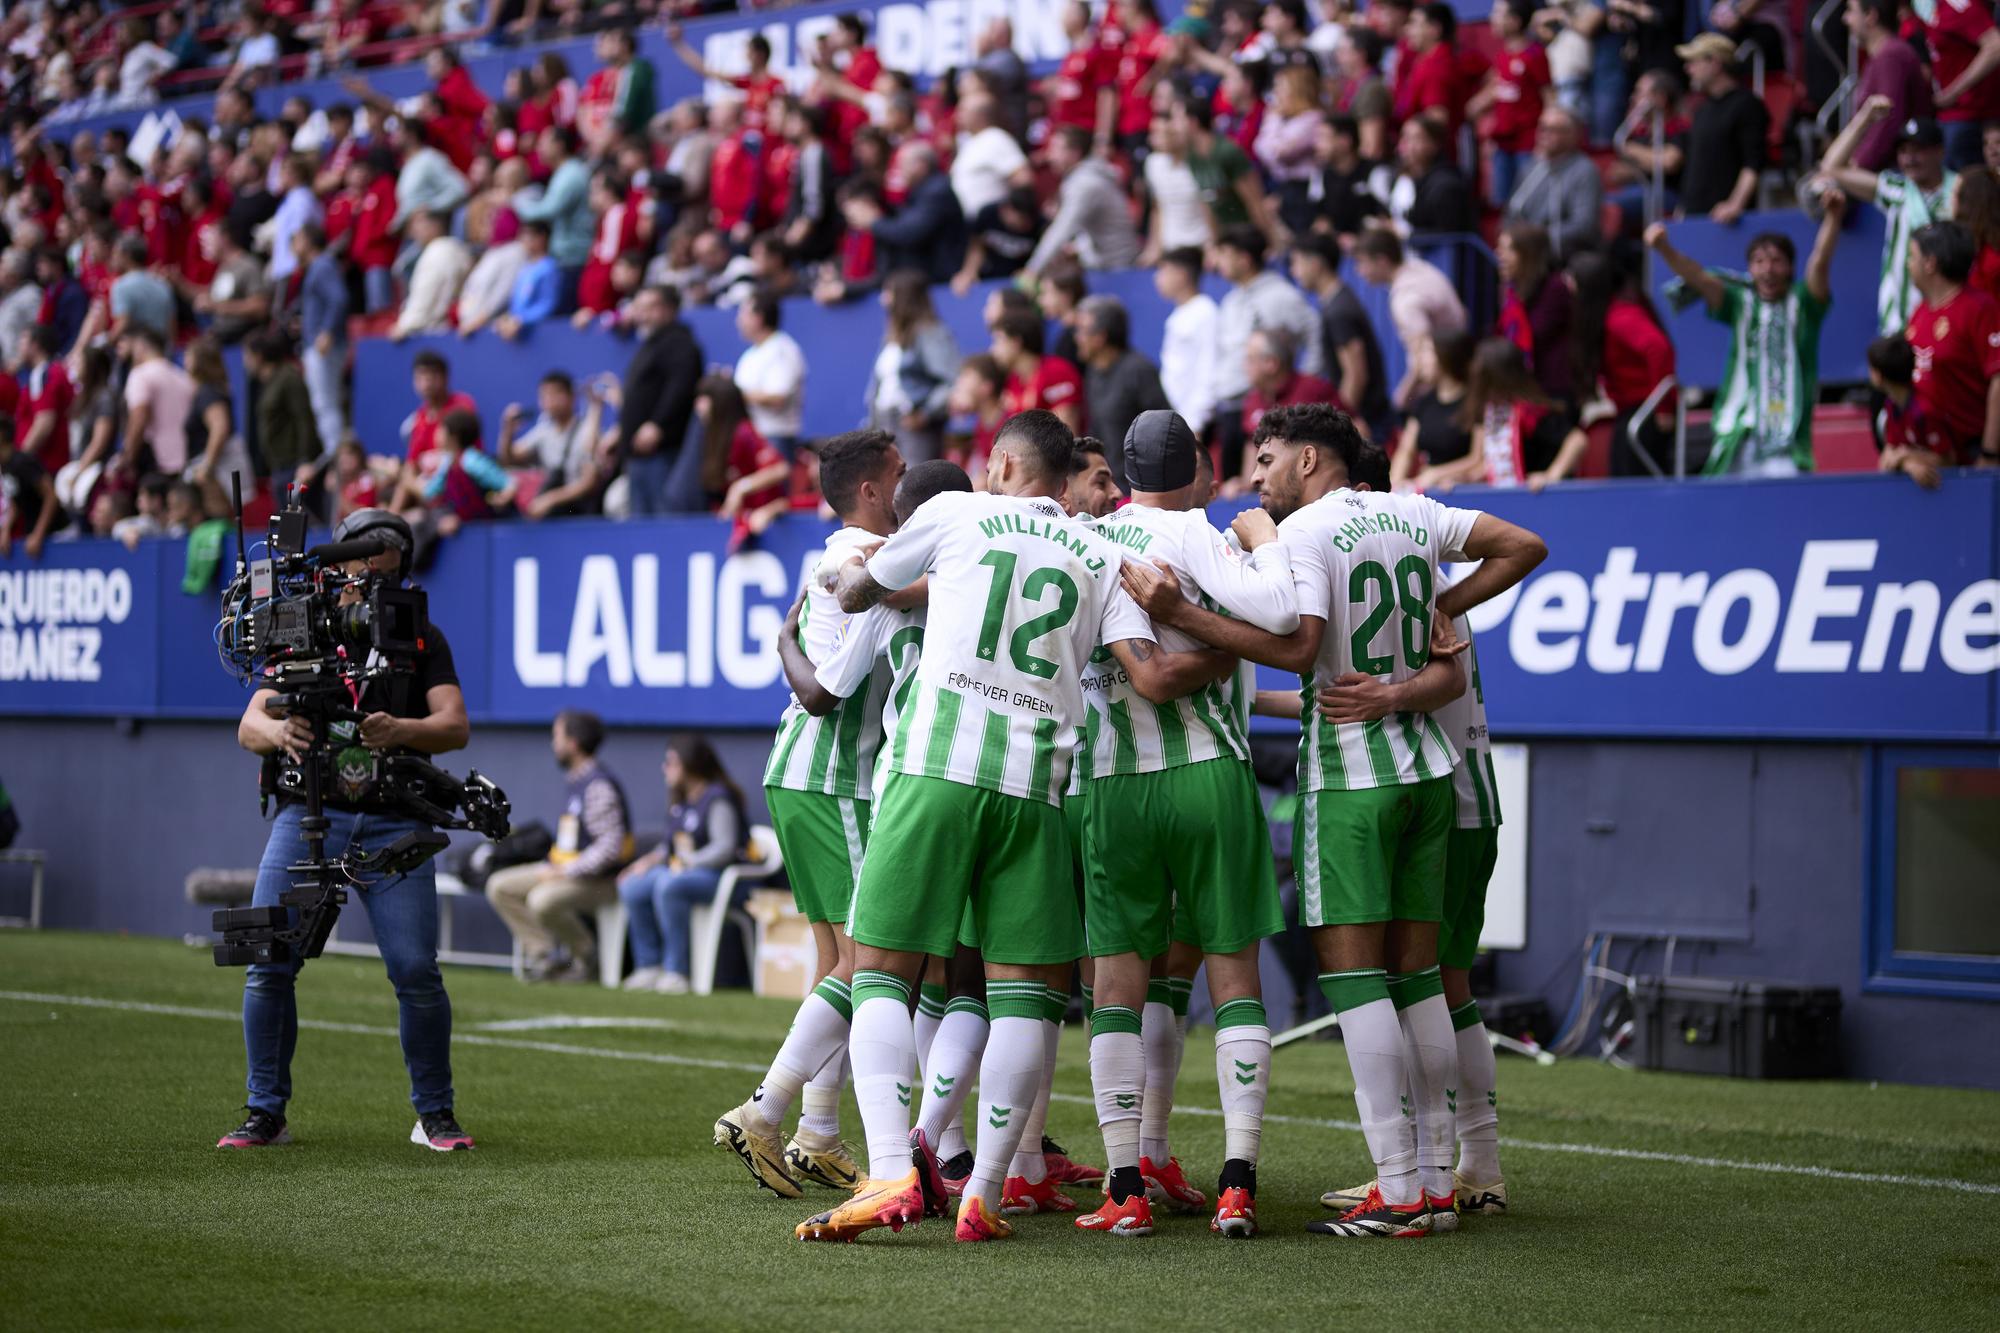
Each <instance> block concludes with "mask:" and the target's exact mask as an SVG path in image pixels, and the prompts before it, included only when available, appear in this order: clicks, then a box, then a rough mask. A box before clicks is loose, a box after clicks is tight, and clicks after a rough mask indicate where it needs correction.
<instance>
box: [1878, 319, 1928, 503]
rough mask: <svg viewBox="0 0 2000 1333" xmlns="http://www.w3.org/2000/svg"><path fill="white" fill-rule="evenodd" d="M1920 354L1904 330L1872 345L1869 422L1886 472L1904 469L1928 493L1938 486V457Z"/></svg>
mask: <svg viewBox="0 0 2000 1333" xmlns="http://www.w3.org/2000/svg"><path fill="white" fill-rule="evenodd" d="M1916 373H1917V354H1916V352H1915V350H1914V349H1912V348H1911V346H1910V340H1909V339H1907V338H1905V337H1904V336H1903V335H1902V334H1900V333H1895V334H1890V335H1889V336H1888V337H1886V338H1877V339H1876V340H1875V341H1873V342H1871V343H1869V344H1868V387H1869V388H1871V389H1873V390H1874V391H1875V394H1876V398H1877V400H1878V401H1877V403H1876V407H1875V411H1874V412H1873V413H1871V414H1870V415H1869V418H1868V424H1869V426H1870V428H1871V429H1872V430H1873V431H1874V435H1875V449H1876V452H1878V453H1879V454H1880V455H1881V458H1880V460H1879V462H1878V464H1877V465H1878V466H1879V467H1880V468H1881V470H1882V471H1883V472H1890V473H1901V474H1902V475H1903V476H1906V477H1908V478H1909V479H1910V480H1911V481H1914V482H1916V483H1917V485H1919V486H1921V487H1923V488H1924V489H1925V490H1927V491H1934V490H1936V489H1937V487H1938V479H1939V478H1938V462H1939V459H1938V456H1937V454H1936V453H1934V452H1933V451H1932V449H1931V445H1930V431H1929V430H1928V429H1927V426H1926V422H1925V419H1924V409H1923V405H1922V404H1921V403H1919V402H1918V401H1917V390H1916V385H1915V384H1914V383H1912V380H1913V379H1914V378H1915V376H1916Z"/></svg>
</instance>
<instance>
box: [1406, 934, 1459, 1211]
mask: <svg viewBox="0 0 2000 1333" xmlns="http://www.w3.org/2000/svg"><path fill="white" fill-rule="evenodd" d="M1433 971H1435V969H1433ZM1433 984H1435V983H1433ZM1396 1018H1397V1020H1398V1022H1399V1023H1400V1024H1401V1026H1402V1029H1403V1041H1404V1045H1405V1048H1406V1050H1407V1051H1408V1072H1409V1080H1410V1109H1411V1110H1412V1111H1413V1112H1414V1113H1415V1114H1416V1120H1417V1173H1418V1175H1419V1176H1420V1177H1421V1179H1422V1183H1423V1187H1424V1189H1425V1190H1427V1191H1429V1192H1430V1193H1431V1194H1432V1195H1445V1196H1449V1195H1450V1194H1451V1191H1452V1184H1451V1157H1452V1147H1453V1145H1454V1144H1455V1143H1456V1142H1457V1140H1458V1114H1457V1110H1458V1107H1457V1103H1458V1043H1457V1041H1455V1040H1454V1039H1453V1037H1452V1032H1451V1010H1450V1009H1449V1008H1447V1007H1446V1005H1445V1002H1444V994H1443V992H1442V991H1440V992H1439V993H1437V994H1434V995H1428V996H1426V997H1424V998H1423V999H1421V1000H1418V1001H1416V1002H1415V1003H1414V1004H1410V1005H1407V1006H1406V1007H1404V1008H1402V1009H1399V1010H1398V1011H1397V1012H1396Z"/></svg>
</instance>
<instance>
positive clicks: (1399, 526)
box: [1278, 490, 1479, 792]
mask: <svg viewBox="0 0 2000 1333" xmlns="http://www.w3.org/2000/svg"><path fill="white" fill-rule="evenodd" d="M1478 517H1479V515H1478V513H1477V512H1475V511H1473V510H1470V509H1448V508H1446V507H1445V506H1444V505H1441V504H1439V503H1438V502H1437V501H1436V500H1433V499H1430V498H1429V497H1428V496H1422V495H1390V494H1384V493H1383V492H1380V491H1348V490H1340V491H1335V492H1333V493H1332V494H1331V495H1326V496H1322V497H1321V498H1320V499H1318V500H1315V501H1314V502H1313V503H1311V504H1309V505H1307V506H1305V507H1304V508H1303V509H1300V510H1299V511H1298V512H1297V513H1295V514H1293V515H1292V516H1291V517H1290V518H1288V519H1286V520H1285V521H1284V522H1283V523H1281V524H1279V525H1278V537H1279V540H1281V541H1282V542H1284V544H1285V547H1286V550H1287V551H1288V552H1289V554H1290V555H1291V559H1292V577H1293V579H1294V580H1295V581H1296V582H1297V584H1298V588H1299V614H1300V615H1302V616H1323V617H1324V618H1325V620H1326V631H1325V633H1324V634H1322V635H1321V636H1320V643H1319V657H1318V659H1317V660H1316V661H1315V662H1314V663H1313V670H1312V674H1311V675H1309V676H1306V677H1305V678H1304V679H1303V681H1302V682H1301V683H1302V685H1303V695H1302V698H1303V701H1304V706H1303V709H1302V710H1301V716H1300V721H1299V790H1300V791H1301V792H1314V791H1359V790H1363V789H1366V788H1371V787H1393V786H1398V785H1401V784H1406V783H1412V782H1423V781H1426V780H1427V779H1430V778H1441V777H1444V776H1446V775H1448V774H1449V773H1450V772H1451V770H1452V766H1453V765H1454V764H1455V763H1456V762H1457V758H1456V756H1455V755H1454V754H1453V753H1452V748H1451V744H1450V742H1449V741H1447V740H1446V739H1445V734H1444V729H1443V727H1441V726H1440V725H1439V724H1438V722H1437V719H1435V718H1433V717H1431V716H1430V715H1429V714H1427V713H1392V714H1390V715H1389V716H1388V717H1385V718H1380V719H1378V720H1376V721H1373V722H1342V723H1339V724H1335V723H1331V722H1328V721H1327V720H1326V719H1325V718H1323V717H1322V716H1320V712H1319V706H1318V701H1317V699H1315V697H1314V695H1315V694H1316V692H1317V691H1318V688H1319V682H1321V681H1333V680H1337V679H1339V678H1340V677H1341V676H1344V675H1346V674H1347V673H1349V672H1359V673H1360V674H1362V675H1364V676H1380V677H1382V678H1384V679H1386V680H1388V681H1390V682H1392V683H1393V682H1399V681H1405V680H1408V679H1409V678H1410V677H1412V676H1414V675H1416V674H1417V672H1419V671H1421V670H1423V667H1424V664H1425V663H1426V662H1428V661H1430V656H1431V616H1432V614H1433V613H1434V611H1435V610H1436V604H1437V595H1436V594H1437V587H1438V565H1439V563H1440V562H1445V561H1454V560H1463V559H1465V550H1464V547H1465V540H1466V538H1467V536H1469V535H1470V534H1471V532H1472V524H1473V522H1474V520H1476V519H1477V518H1478Z"/></svg>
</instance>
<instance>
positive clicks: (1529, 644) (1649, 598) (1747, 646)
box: [1470, 538, 2000, 676]
mask: <svg viewBox="0 0 2000 1333" xmlns="http://www.w3.org/2000/svg"><path fill="white" fill-rule="evenodd" d="M1880 548H1881V543H1880V542H1879V541H1877V540H1875V539H1873V538H1868V539H1839V540H1821V541H1807V542H1805V543H1804V544H1803V545H1802V547H1801V548H1800V552H1799V561H1798V569H1797V573H1796V574H1795V575H1794V576H1793V578H1792V580H1791V583H1790V586H1789V587H1786V586H1783V585H1781V584H1780V583H1779V580H1778V578H1777V577H1776V576H1775V575H1774V574H1772V573H1771V572H1770V571H1769V570H1766V569H1760V568H1755V567H1750V568H1741V569H1731V570H1726V571H1720V572H1717V573H1715V574H1712V575H1711V574H1710V573H1708V572H1706V571H1696V572H1693V573H1687V572H1682V571H1677V570H1654V571H1642V570H1640V569H1639V568H1638V557H1639V552H1638V548H1636V547H1632V546H1614V547H1612V548H1610V550H1608V551H1607V552H1606V553H1605V557H1604V566H1603V568H1602V569H1601V570H1599V571H1598V572H1597V573H1596V574H1594V575H1588V576H1586V574H1584V573H1583V572H1581V571H1577V570H1569V569H1558V570H1552V571H1550V572H1548V573H1545V574H1541V575H1539V576H1537V577H1534V578H1531V579H1529V580H1528V581H1527V582H1525V583H1523V584H1522V585H1521V586H1520V587H1519V588H1516V589H1511V590H1509V591H1508V592H1507V593H1505V594H1503V595H1502V596H1501V597H1498V598H1495V599H1494V600H1493V601H1492V602H1489V603H1487V604H1486V605H1485V606H1483V607H1479V608H1476V609H1475V610H1474V611H1473V612H1472V613H1471V617H1470V619H1471V623H1472V628H1473V630H1474V632H1475V633H1478V634H1481V635H1484V634H1486V633H1488V632H1490V631H1494V630H1497V629H1498V627H1499V626H1501V625H1502V624H1503V623H1505V624H1506V626H1507V645H1508V649H1509V651H1510V654H1511V656H1512V658H1513V660H1514V663H1515V664H1516V665H1517V666H1519V667H1520V668H1521V669H1522V670H1524V671H1527V672H1530V673H1532V674H1535V675H1554V674H1558V673H1561V672H1565V671H1572V670H1575V669H1576V668H1577V667H1578V666H1579V664H1581V665H1582V666H1584V667H1586V668H1588V669H1589V670H1590V671H1592V672H1597V673H1601V674H1610V675H1619V674H1624V673H1628V672H1637V673H1647V672H1658V671H1660V670H1662V669H1663V668H1664V666H1665V664H1666V661H1667V657H1668V654H1669V653H1670V652H1675V653H1681V652H1689V651H1691V652H1692V654H1693V656H1694V660H1695V663H1696V664H1697V665H1698V666H1699V667H1700V668H1701V669H1702V670H1704V671H1706V672H1708V673H1710V674H1711V675H1718V676H1733V675H1738V674H1741V673H1742V672H1745V671H1748V670H1750V669H1751V668H1753V667H1756V666H1759V665H1761V664H1764V663H1765V662H1766V659H1771V661H1770V667H1771V669H1774V670H1776V671H1777V672H1779V673H1781V674H1815V673H1818V674H1825V673H1841V672H1848V671H1858V672H1867V673H1880V672H1886V671H1897V672H1904V673H1919V672H1923V671H1925V670H1927V669H1928V668H1929V666H1930V663H1931V659H1932V656H1933V654H1935V655H1936V657H1937V658H1938V660H1940V661H1941V662H1942V663H1943V664H1944V666H1945V667H1947V668H1948V669H1950V670H1951V671H1954V672H1957V673H1959V674H1961V675H1978V674H1984V673H1988V672H1995V671H2000V634H1996V630H1995V628H1994V627H1995V625H1996V623H2000V579H1979V580H1976V581H1973V582H1970V583H1967V584H1965V585H1964V586H1962V587H1958V588H1952V587H1950V586H1948V585H1947V586H1941V585H1940V584H1939V583H1937V582H1935V581H1932V580H1929V579H1919V580H1912V581H1910V582H1886V581H1884V582H1873V583H1871V582H1870V581H1868V580H1867V579H1866V578H1865V577H1864V576H1865V575H1867V574H1868V573H1869V572H1870V571H1871V570H1873V569H1874V567H1875V562H1876V558H1877V556H1878V554H1879V551H1880Z"/></svg>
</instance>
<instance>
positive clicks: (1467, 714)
mask: <svg viewBox="0 0 2000 1333" xmlns="http://www.w3.org/2000/svg"><path fill="white" fill-rule="evenodd" d="M1451 624H1452V628H1453V629H1455V630H1457V631H1458V637H1459V638H1461V639H1463V640H1464V641H1465V642H1466V643H1468V644H1472V646H1471V647H1468V648H1467V649H1466V650H1465V656H1463V657H1461V658H1460V659H1459V660H1460V661H1461V662H1463V663H1465V674H1466V685H1465V693H1464V694H1461V695H1459V696H1458V697H1457V698H1456V699H1453V700H1452V701H1451V702H1450V703H1448V704H1446V705H1445V706H1444V707H1443V708H1440V709H1438V710H1437V712H1435V713H1433V714H1431V716H1433V717H1435V718H1436V719H1437V723H1438V725H1439V726H1440V727H1443V728H1444V733H1445V735H1446V736H1449V737H1450V738H1451V743H1452V744H1453V745H1455V746H1457V747H1458V755H1459V761H1458V767H1457V768H1454V769H1453V770H1452V771H1451V793H1452V795H1453V796H1454V797H1456V798H1457V800H1458V826H1459V827H1460V828H1499V827H1500V784H1499V782H1498V781H1497V780H1496V779H1495V778H1494V776H1493V742H1492V740H1491V739H1489V738H1488V736H1487V734H1486V691H1485V688H1484V687H1483V685H1482V684H1481V682H1480V679H1479V647H1478V645H1477V644H1473V643H1472V624H1471V622H1470V621H1468V620H1467V619H1466V618H1465V617H1464V616H1460V617H1458V618H1457V619H1456V620H1454V621H1452V622H1451Z"/></svg>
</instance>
